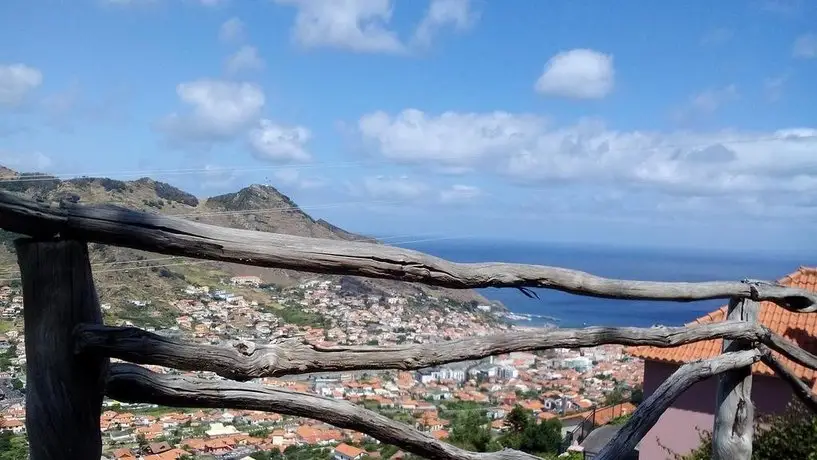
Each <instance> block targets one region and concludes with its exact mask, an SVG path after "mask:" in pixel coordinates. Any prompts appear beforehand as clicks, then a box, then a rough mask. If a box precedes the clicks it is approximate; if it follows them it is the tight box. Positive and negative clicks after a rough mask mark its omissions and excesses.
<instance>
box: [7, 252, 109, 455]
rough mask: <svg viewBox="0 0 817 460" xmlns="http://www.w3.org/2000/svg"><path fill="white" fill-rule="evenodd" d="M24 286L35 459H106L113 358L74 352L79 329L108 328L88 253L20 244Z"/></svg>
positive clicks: (28, 418)
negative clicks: (104, 429)
mask: <svg viewBox="0 0 817 460" xmlns="http://www.w3.org/2000/svg"><path fill="white" fill-rule="evenodd" d="M15 243H16V247H17V260H18V262H19V264H20V273H21V275H22V284H23V302H24V309H23V318H24V321H25V347H26V364H27V371H26V429H27V431H28V439H29V445H30V459H31V460H57V459H67V458H70V459H76V460H99V458H100V457H101V455H102V436H101V434H100V431H99V416H100V413H101V411H102V398H103V395H104V388H105V378H106V376H107V372H108V361H109V360H108V358H104V357H100V356H82V355H76V354H75V353H74V337H73V332H74V326H75V325H76V324H77V323H102V312H101V311H100V308H99V301H98V299H97V294H96V290H95V288H94V281H93V278H92V277H91V265H90V262H89V260H88V247H87V245H86V244H85V243H82V242H78V241H35V240H30V239H20V240H17V241H16V242H15Z"/></svg>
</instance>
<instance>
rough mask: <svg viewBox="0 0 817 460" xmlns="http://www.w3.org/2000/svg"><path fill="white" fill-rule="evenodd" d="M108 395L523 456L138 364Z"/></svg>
mask: <svg viewBox="0 0 817 460" xmlns="http://www.w3.org/2000/svg"><path fill="white" fill-rule="evenodd" d="M106 393H107V395H108V396H109V397H111V398H113V399H116V400H118V401H122V402H146V403H153V404H160V405H163V406H171V407H197V408H226V409H241V410H258V411H268V412H277V413H279V414H284V415H294V416H298V417H307V418H312V419H316V420H320V421H323V422H326V423H330V424H332V425H335V426H337V427H340V428H348V429H352V430H356V431H360V432H362V433H366V434H368V435H370V436H372V437H374V438H376V439H378V440H380V441H382V442H385V443H388V444H393V445H395V446H397V447H399V448H401V449H404V450H406V451H408V452H411V453H414V454H417V455H420V456H423V457H425V458H433V459H440V460H523V459H526V460H527V459H530V460H532V459H536V457H534V456H533V455H529V454H526V453H523V452H519V451H515V450H510V449H506V450H502V451H499V452H491V453H476V452H469V451H466V450H463V449H460V448H458V447H455V446H452V445H450V444H447V443H445V442H442V441H438V440H437V439H434V438H433V437H431V436H428V435H426V434H423V433H421V432H419V431H417V430H415V429H414V428H411V427H409V426H408V425H406V424H404V423H401V422H397V421H394V420H392V419H390V418H388V417H386V416H384V415H380V414H378V413H376V412H372V411H370V410H366V409H364V408H362V407H359V406H356V405H354V404H351V403H349V402H346V401H338V400H335V399H329V398H323V397H320V396H317V395H311V394H307V393H299V392H296V391H291V390H285V389H280V388H274V387H269V386H261V385H255V384H251V383H236V382H230V381H224V380H222V381H215V380H203V379H197V378H191V377H182V376H173V375H165V374H158V373H155V372H151V371H149V370H147V369H145V368H143V367H140V366H137V365H135V364H112V365H111V371H110V374H109V377H108V384H107V389H106Z"/></svg>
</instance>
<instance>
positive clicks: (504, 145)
mask: <svg viewBox="0 0 817 460" xmlns="http://www.w3.org/2000/svg"><path fill="white" fill-rule="evenodd" d="M359 134H360V135H361V137H362V139H363V141H364V142H365V143H366V145H367V146H369V147H371V148H372V149H374V150H375V152H376V153H378V154H379V155H381V156H383V157H385V158H387V159H392V160H396V161H401V162H411V163H414V164H417V165H422V166H425V167H433V166H439V165H452V164H453V165H463V166H468V167H472V168H474V169H476V170H481V171H484V172H486V173H496V174H499V175H500V176H502V177H505V178H506V179H507V180H509V181H512V182H515V183H527V184H543V185H553V184H559V183H582V184H585V185H594V186H603V187H613V188H620V189H644V190H652V191H659V192H662V193H672V194H682V195H732V196H735V195H740V194H766V193H783V194H799V193H813V194H817V163H815V161H814V156H813V153H814V151H815V149H817V129H815V128H800V129H789V130H779V131H774V132H741V131H733V130H724V131H719V132H713V133H694V132H671V133H663V132H646V131H629V132H627V131H617V130H612V129H609V128H607V126H605V124H604V123H602V122H600V121H597V120H585V121H582V122H580V123H578V124H575V125H572V126H565V127H557V128H553V127H549V126H548V124H547V123H545V122H544V120H542V119H538V118H535V117H531V116H530V115H524V114H510V113H505V112H497V113H484V114H474V113H464V114H458V113H453V112H448V113H446V114H443V115H440V116H433V115H427V114H425V113H423V112H420V111H418V110H406V111H404V112H402V113H401V114H399V115H397V116H395V117H391V116H389V115H387V114H385V113H382V112H377V113H374V114H370V115H366V116H364V117H363V118H362V119H361V120H360V123H359Z"/></svg>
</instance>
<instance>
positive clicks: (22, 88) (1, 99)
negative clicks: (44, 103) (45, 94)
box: [0, 64, 43, 107]
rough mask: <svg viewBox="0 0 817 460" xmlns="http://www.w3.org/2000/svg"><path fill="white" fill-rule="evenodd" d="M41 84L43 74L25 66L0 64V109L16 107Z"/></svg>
mask: <svg viewBox="0 0 817 460" xmlns="http://www.w3.org/2000/svg"><path fill="white" fill-rule="evenodd" d="M42 82H43V74H42V72H40V70H38V69H35V68H34V67H29V66H27V65H25V64H6V65H3V64H0V107H17V106H19V105H20V104H22V103H23V101H25V99H26V97H27V96H28V95H29V94H30V93H31V92H32V91H34V90H35V89H36V88H38V87H39V86H40V85H41V84H42Z"/></svg>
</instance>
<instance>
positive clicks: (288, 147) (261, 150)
mask: <svg viewBox="0 0 817 460" xmlns="http://www.w3.org/2000/svg"><path fill="white" fill-rule="evenodd" d="M311 137H312V134H311V133H310V132H309V130H308V129H306V128H304V127H303V126H283V125H279V124H276V123H274V122H273V121H271V120H266V119H265V120H261V121H260V122H259V124H258V126H257V127H255V128H253V129H252V130H251V131H250V133H249V145H250V148H251V150H252V151H253V154H255V156H256V157H258V158H259V159H262V160H267V161H274V162H279V163H287V162H305V161H309V160H310V159H311V158H312V156H311V155H310V154H309V152H308V151H307V150H306V144H307V142H309V139H310V138H311Z"/></svg>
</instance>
